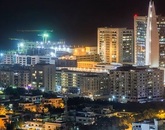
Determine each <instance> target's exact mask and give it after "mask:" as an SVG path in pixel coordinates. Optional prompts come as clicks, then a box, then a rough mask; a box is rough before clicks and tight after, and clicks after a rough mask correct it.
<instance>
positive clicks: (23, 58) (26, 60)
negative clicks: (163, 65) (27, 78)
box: [15, 55, 55, 66]
mask: <svg viewBox="0 0 165 130" xmlns="http://www.w3.org/2000/svg"><path fill="white" fill-rule="evenodd" d="M15 59H16V64H21V65H25V66H31V65H35V64H37V63H46V64H55V60H54V59H53V58H52V57H50V56H39V55H35V56H30V55H15Z"/></svg>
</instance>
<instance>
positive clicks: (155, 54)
mask: <svg viewBox="0 0 165 130" xmlns="http://www.w3.org/2000/svg"><path fill="white" fill-rule="evenodd" d="M159 21H160V19H159ZM157 24H162V22H161V23H159V22H158V23H157V16H156V13H155V6H154V2H152V1H150V3H149V8H148V16H146V17H145V16H137V15H135V16H134V37H135V64H136V65H140V66H144V65H149V66H151V67H158V66H159V39H160V40H161V39H162V38H161V37H159V35H158V31H159V30H160V29H159V30H158V26H157ZM162 27H163V26H161V27H160V26H159V28H162ZM161 35H162V34H161Z"/></svg>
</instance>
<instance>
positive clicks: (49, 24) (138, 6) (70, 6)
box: [0, 0, 165, 50]
mask: <svg viewBox="0 0 165 130" xmlns="http://www.w3.org/2000/svg"><path fill="white" fill-rule="evenodd" d="M91 1H92V0H91ZM91 1H90V2H89V1H86V0H85V1H75V0H72V1H69V2H67V1H65V0H62V1H60V2H59V1H46V0H43V1H42V2H41V1H37V0H36V1H33V2H31V1H28V2H27V1H26V2H21V1H16V2H12V1H10V0H9V1H6V2H4V1H3V2H1V7H0V11H1V18H2V20H1V22H0V27H1V30H0V34H1V38H0V39H1V40H0V48H1V50H2V49H12V48H16V41H10V40H9V38H12V37H14V38H24V39H25V40H33V39H34V40H41V37H38V36H37V35H38V33H39V32H35V33H21V32H17V30H19V29H28V30H42V29H46V30H47V29H52V30H54V32H53V33H52V34H51V39H52V40H59V39H64V40H65V41H66V43H68V44H78V45H82V44H84V45H87V44H88V45H96V43H97V40H96V39H97V28H98V27H105V26H107V27H128V28H133V16H134V14H137V15H142V16H143V15H147V10H148V3H149V0H145V1H138V0H135V1H131V0H126V1H124V2H122V1H120V0H116V1H113V2H112V1H109V0H103V1H99V0H97V1H94V2H91ZM163 3H165V2H163V0H158V1H155V7H156V12H157V14H162V15H165V11H163ZM125 5H127V6H125ZM128 7H129V8H128Z"/></svg>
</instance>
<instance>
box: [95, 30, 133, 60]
mask: <svg viewBox="0 0 165 130" xmlns="http://www.w3.org/2000/svg"><path fill="white" fill-rule="evenodd" d="M133 48H134V45H133V30H131V29H126V28H107V27H106V28H98V30H97V53H98V54H99V55H100V57H101V61H102V62H103V63H133V54H134V52H133V51H134V50H133Z"/></svg>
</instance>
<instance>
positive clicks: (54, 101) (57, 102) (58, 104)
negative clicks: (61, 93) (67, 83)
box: [44, 98, 64, 108]
mask: <svg viewBox="0 0 165 130" xmlns="http://www.w3.org/2000/svg"><path fill="white" fill-rule="evenodd" d="M44 104H45V105H52V106H54V107H55V108H64V101H63V99H62V98H49V99H44Z"/></svg>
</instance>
